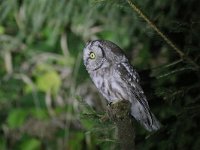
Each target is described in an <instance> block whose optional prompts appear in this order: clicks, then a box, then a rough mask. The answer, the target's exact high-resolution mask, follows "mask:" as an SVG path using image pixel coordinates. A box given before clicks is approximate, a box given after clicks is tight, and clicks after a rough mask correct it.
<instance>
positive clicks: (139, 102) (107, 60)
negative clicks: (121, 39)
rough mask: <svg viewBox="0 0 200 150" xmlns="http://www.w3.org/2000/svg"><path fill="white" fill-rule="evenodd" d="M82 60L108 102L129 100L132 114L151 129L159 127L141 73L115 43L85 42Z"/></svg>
mask: <svg viewBox="0 0 200 150" xmlns="http://www.w3.org/2000/svg"><path fill="white" fill-rule="evenodd" d="M83 60H84V64H85V66H86V69H87V71H88V73H89V74H90V77H91V79H92V81H93V82H94V84H95V85H96V87H97V88H98V89H99V91H100V93H101V94H102V95H103V96H104V97H105V98H106V99H107V100H108V101H109V102H116V101H119V100H128V101H130V102H131V115H132V116H133V117H134V118H135V119H136V120H138V121H139V122H140V123H141V124H142V125H143V126H144V127H145V128H146V129H147V130H148V131H153V130H157V129H159V128H160V123H159V122H158V121H157V119H156V118H155V116H154V115H153V114H152V113H151V111H150V108H149V105H148V102H147V99H146V97H145V95H144V92H143V90H142V88H141V86H140V83H139V75H138V73H137V72H136V71H135V69H134V68H133V67H132V66H131V65H130V63H129V61H128V59H127V57H126V56H125V54H124V53H123V51H122V50H121V48H119V47H118V46H117V45H116V44H114V43H112V42H110V41H105V40H95V41H90V42H88V43H87V44H86V46H85V48H84V52H83Z"/></svg>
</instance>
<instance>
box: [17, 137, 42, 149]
mask: <svg viewBox="0 0 200 150" xmlns="http://www.w3.org/2000/svg"><path fill="white" fill-rule="evenodd" d="M40 145H41V142H40V141H39V140H37V139H34V138H33V139H28V140H25V141H24V142H23V143H22V144H21V145H20V149H21V150H38V149H40Z"/></svg>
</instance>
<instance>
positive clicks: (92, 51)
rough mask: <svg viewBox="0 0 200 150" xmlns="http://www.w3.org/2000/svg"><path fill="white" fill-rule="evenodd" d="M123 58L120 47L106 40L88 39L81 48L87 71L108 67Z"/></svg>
mask: <svg viewBox="0 0 200 150" xmlns="http://www.w3.org/2000/svg"><path fill="white" fill-rule="evenodd" d="M125 58H126V57H125V56H124V54H123V52H122V50H121V48H120V47H118V46H117V45H116V44H114V43H112V42H110V41H106V40H94V41H89V42H88V43H87V44H86V46H85V48H84V50H83V61H84V64H85V66H86V68H87V70H88V71H94V70H98V69H100V68H105V67H108V66H110V65H112V64H114V63H117V62H120V61H122V60H123V59H125Z"/></svg>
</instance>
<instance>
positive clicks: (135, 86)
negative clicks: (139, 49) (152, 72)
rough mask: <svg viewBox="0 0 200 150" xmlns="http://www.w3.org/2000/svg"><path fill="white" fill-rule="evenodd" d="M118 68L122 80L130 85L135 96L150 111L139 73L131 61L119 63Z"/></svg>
mask: <svg viewBox="0 0 200 150" xmlns="http://www.w3.org/2000/svg"><path fill="white" fill-rule="evenodd" d="M118 69H119V73H120V76H121V78H122V80H123V81H124V82H126V83H127V84H128V85H129V86H130V88H131V89H130V90H131V92H132V93H133V95H134V97H135V98H136V99H137V100H138V101H139V103H140V104H141V105H142V106H143V107H144V109H145V111H147V112H149V105H148V102H147V99H146V96H145V95H144V92H143V90H142V88H141V86H140V84H139V75H138V73H137V72H136V70H135V69H134V68H133V67H132V66H131V65H130V64H129V62H122V63H120V64H118Z"/></svg>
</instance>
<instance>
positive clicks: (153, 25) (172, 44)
mask: <svg viewBox="0 0 200 150" xmlns="http://www.w3.org/2000/svg"><path fill="white" fill-rule="evenodd" d="M127 2H128V3H129V5H130V6H131V7H132V8H133V10H134V11H135V12H136V13H138V14H139V16H140V17H142V18H143V19H144V20H145V21H146V22H147V23H148V24H149V25H150V26H151V27H152V28H153V29H154V31H156V33H157V34H158V35H160V36H161V37H162V38H163V40H164V41H165V42H166V43H167V44H169V45H170V46H171V47H172V48H173V49H174V50H175V51H176V52H177V53H178V54H179V55H180V57H181V58H182V59H185V60H187V61H188V62H190V63H191V64H192V65H193V66H194V67H195V68H197V69H199V66H198V65H197V64H196V63H195V62H194V61H193V60H192V59H191V58H190V57H188V56H187V55H186V54H185V53H183V52H182V51H181V50H180V49H179V48H178V47H177V46H176V45H175V44H174V43H173V42H172V41H171V40H170V39H169V38H168V37H167V36H166V35H165V34H164V33H163V32H161V31H160V30H159V29H158V27H157V26H156V25H155V24H154V23H153V22H152V21H151V20H150V19H149V18H148V17H147V16H146V15H145V14H144V13H143V12H142V11H141V10H140V8H139V7H138V6H136V5H135V4H134V3H132V2H131V0H127Z"/></svg>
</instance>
